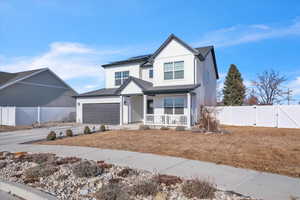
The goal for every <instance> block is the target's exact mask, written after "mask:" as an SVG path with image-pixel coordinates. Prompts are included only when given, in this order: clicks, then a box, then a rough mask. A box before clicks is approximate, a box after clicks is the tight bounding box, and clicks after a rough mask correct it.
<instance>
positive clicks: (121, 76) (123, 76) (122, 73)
mask: <svg viewBox="0 0 300 200" xmlns="http://www.w3.org/2000/svg"><path fill="white" fill-rule="evenodd" d="M117 74H120V75H119V76H117ZM125 74H128V75H127V76H125ZM128 78H129V71H128V70H127V71H118V72H115V86H120V85H122V84H123V83H124V82H125V81H126V80H127V79H128ZM117 81H120V84H117Z"/></svg>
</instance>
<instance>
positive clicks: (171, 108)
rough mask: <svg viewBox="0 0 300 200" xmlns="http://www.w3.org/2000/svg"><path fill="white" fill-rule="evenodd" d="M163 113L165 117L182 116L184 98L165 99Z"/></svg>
mask: <svg viewBox="0 0 300 200" xmlns="http://www.w3.org/2000/svg"><path fill="white" fill-rule="evenodd" d="M164 113H165V114H167V115H173V114H175V115H181V114H184V98H180V97H177V98H165V99H164Z"/></svg>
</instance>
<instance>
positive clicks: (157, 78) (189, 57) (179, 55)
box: [153, 40, 195, 86]
mask: <svg viewBox="0 0 300 200" xmlns="http://www.w3.org/2000/svg"><path fill="white" fill-rule="evenodd" d="M194 57H195V56H194V55H193V54H192V52H190V51H189V50H188V49H186V48H185V47H184V46H182V45H181V44H180V43H178V42H177V41H175V40H172V41H171V42H170V43H169V44H168V45H167V46H166V47H165V48H164V49H163V50H162V51H161V52H160V53H159V54H158V55H157V57H156V58H155V59H154V63H153V69H154V79H153V85H154V86H166V85H187V84H194ZM176 61H184V79H175V80H164V63H167V62H176Z"/></svg>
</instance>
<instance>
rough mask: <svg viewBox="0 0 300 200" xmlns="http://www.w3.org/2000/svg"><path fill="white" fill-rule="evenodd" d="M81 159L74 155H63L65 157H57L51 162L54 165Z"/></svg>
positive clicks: (71, 162)
mask: <svg viewBox="0 0 300 200" xmlns="http://www.w3.org/2000/svg"><path fill="white" fill-rule="evenodd" d="M79 161H81V159H80V158H76V157H65V158H59V159H57V160H55V161H54V162H53V164H54V165H64V164H74V163H76V162H79Z"/></svg>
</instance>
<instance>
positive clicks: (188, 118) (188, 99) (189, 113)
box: [187, 93, 192, 128]
mask: <svg viewBox="0 0 300 200" xmlns="http://www.w3.org/2000/svg"><path fill="white" fill-rule="evenodd" d="M191 109H192V106H191V93H187V126H188V128H191V124H192V122H191Z"/></svg>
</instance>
